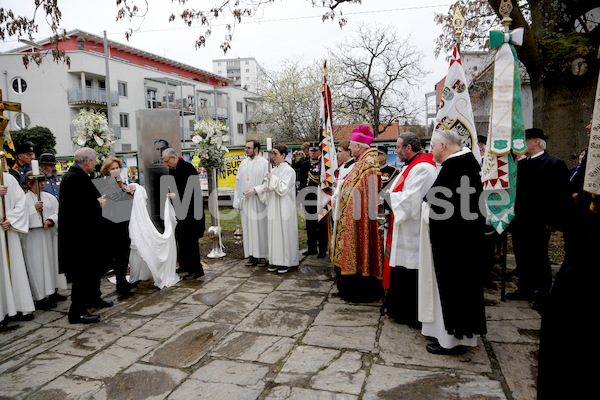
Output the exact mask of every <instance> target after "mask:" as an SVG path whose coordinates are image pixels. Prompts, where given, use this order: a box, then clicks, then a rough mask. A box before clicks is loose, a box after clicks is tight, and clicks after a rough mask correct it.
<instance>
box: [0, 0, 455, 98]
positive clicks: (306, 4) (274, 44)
mask: <svg viewBox="0 0 600 400" xmlns="http://www.w3.org/2000/svg"><path fill="white" fill-rule="evenodd" d="M148 2H149V4H150V7H149V11H148V12H147V15H146V17H145V18H144V20H133V21H131V22H130V21H120V22H115V19H116V10H117V8H116V5H115V3H116V2H115V0H95V1H81V0H60V1H59V5H60V8H61V11H62V20H61V24H62V26H63V27H64V28H65V29H66V30H67V31H70V30H73V29H81V30H84V31H87V32H90V33H94V34H98V35H103V32H104V31H106V32H107V35H108V38H109V39H111V40H114V41H117V42H121V43H124V44H129V45H131V46H133V47H136V48H140V49H143V50H145V51H149V52H151V53H155V54H158V55H161V56H165V57H168V58H171V59H174V60H177V61H180V62H183V63H185V64H189V65H192V66H195V67H198V68H202V69H205V70H207V71H212V60H213V59H217V58H224V57H254V58H256V60H257V61H258V62H259V63H260V64H261V65H262V66H263V67H264V68H266V69H268V70H276V69H278V67H279V66H280V65H281V62H282V61H283V60H285V59H290V58H295V59H297V58H300V59H302V60H303V61H305V62H306V64H310V63H312V61H314V60H316V59H323V58H327V49H328V48H332V47H334V46H335V44H336V43H340V42H342V41H344V39H345V38H346V37H347V36H349V35H351V34H352V32H353V31H355V30H356V27H357V26H358V25H359V24H363V23H364V24H369V25H371V26H373V25H376V26H381V27H390V28H391V29H396V30H397V32H398V34H399V36H401V37H408V36H410V38H411V41H412V42H413V43H414V45H415V47H417V48H418V49H420V50H421V52H422V53H423V56H424V58H423V66H424V68H425V69H427V70H428V71H430V72H431V73H430V74H429V75H428V76H427V77H426V78H425V80H424V81H423V85H422V87H421V88H420V90H419V92H420V93H421V96H422V97H420V98H421V99H424V95H425V93H426V92H430V91H433V89H434V85H435V83H436V82H438V81H439V80H440V79H441V78H442V77H443V76H444V75H445V73H446V70H447V69H448V64H447V62H446V61H445V57H446V55H445V54H441V55H440V56H439V57H438V58H437V59H436V58H435V57H434V48H435V43H434V40H435V38H436V37H437V36H438V35H439V34H440V33H441V27H440V26H438V25H436V24H435V23H434V22H433V17H434V13H436V12H447V10H448V9H449V6H450V1H448V0H420V1H418V2H408V1H398V0H363V2H362V4H361V5H354V4H343V5H341V6H340V7H338V8H339V9H340V10H341V11H342V12H343V14H344V16H345V17H346V18H347V20H348V24H347V25H346V26H345V27H344V28H342V29H340V27H339V25H338V24H337V22H331V21H325V22H323V21H322V20H321V16H322V15H323V13H324V9H321V8H313V7H312V6H311V5H310V1H309V0H275V2H274V3H273V4H269V5H268V6H267V7H266V8H265V9H264V12H262V13H260V14H259V15H257V16H255V17H254V18H252V19H244V20H243V21H242V23H241V24H240V25H238V26H237V27H236V29H235V33H234V38H233V42H232V44H231V47H232V48H231V50H229V51H228V52H227V54H225V55H224V54H223V51H222V50H221V49H220V47H219V46H220V44H221V43H222V41H223V36H224V34H225V33H226V30H225V23H226V21H225V20H221V19H219V20H217V21H216V23H215V24H214V25H213V32H212V35H211V36H210V37H209V39H208V41H207V43H206V46H205V47H201V48H199V49H196V48H195V46H194V42H195V39H196V38H197V37H198V34H200V33H203V32H204V30H205V28H204V27H201V26H199V24H198V26H197V27H187V26H185V25H184V24H183V22H181V21H180V20H176V21H174V22H171V23H169V22H168V16H169V15H170V14H171V13H172V12H174V13H177V10H178V9H181V7H180V6H179V5H177V4H175V5H174V4H173V3H172V2H171V1H170V0H148ZM175 3H177V2H175ZM189 3H190V7H193V8H196V9H199V7H200V1H190V2H189ZM201 3H202V4H207V3H211V2H207V1H206V0H203V1H202V2H201ZM32 4H33V0H2V7H4V8H5V9H12V10H13V11H14V12H15V14H20V15H23V14H26V15H28V16H31V15H32V10H33V6H32ZM137 4H140V5H142V4H145V3H144V2H143V1H138V2H137ZM38 22H39V26H40V27H39V32H38V33H37V34H36V35H35V37H34V39H38V40H41V39H44V38H47V37H48V36H49V35H50V29H49V28H48V26H47V24H46V22H45V20H44V19H43V18H38ZM128 27H132V28H134V29H136V30H137V31H136V32H135V33H134V35H133V37H132V38H131V39H130V40H129V42H127V40H126V39H125V31H126V30H127V29H128ZM19 45H20V43H18V42H17V41H16V39H15V38H14V37H11V38H8V39H7V40H6V41H5V42H4V43H2V42H0V51H8V50H10V49H12V48H15V47H19Z"/></svg>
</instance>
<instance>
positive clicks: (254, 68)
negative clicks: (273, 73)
mask: <svg viewBox="0 0 600 400" xmlns="http://www.w3.org/2000/svg"><path fill="white" fill-rule="evenodd" d="M212 64H213V72H214V73H215V74H217V75H220V76H226V77H227V78H229V79H233V81H234V82H235V83H234V86H237V87H240V88H242V89H245V90H248V91H250V92H255V93H256V91H257V88H258V84H259V81H260V79H261V77H262V75H263V70H262V68H261V66H260V65H259V64H258V62H257V61H256V59H254V58H253V57H248V58H223V59H218V60H213V62H212Z"/></svg>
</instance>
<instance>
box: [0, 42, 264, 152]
mask: <svg viewBox="0 0 600 400" xmlns="http://www.w3.org/2000/svg"><path fill="white" fill-rule="evenodd" d="M69 34H70V35H71V37H72V38H75V37H84V38H85V48H84V49H81V48H77V47H76V48H74V49H71V50H69V49H67V50H66V51H67V55H68V56H69V58H70V68H69V67H67V65H66V64H64V63H56V62H54V61H52V59H51V57H46V59H45V60H44V61H43V62H42V64H41V65H40V66H39V67H38V66H37V65H31V64H30V65H29V67H28V68H27V69H25V67H24V66H23V61H22V57H23V53H22V51H26V49H25V48H20V49H16V50H14V51H13V52H8V53H2V54H0V66H1V67H0V71H2V74H3V77H2V79H0V88H1V89H2V94H3V100H5V101H11V102H18V103H21V110H22V113H21V114H17V113H14V112H7V111H5V115H6V116H8V118H10V119H11V121H10V123H9V126H8V129H9V130H18V129H21V128H23V127H34V126H37V125H39V126H45V127H48V128H49V129H50V130H51V131H52V133H53V134H54V135H55V137H56V152H57V155H59V156H67V155H71V154H72V153H73V150H74V149H73V143H72V137H73V132H74V129H73V126H72V120H73V117H74V116H75V115H76V114H77V113H78V112H79V110H80V109H82V108H91V107H93V108H96V109H97V110H104V111H108V104H107V101H106V89H107V87H108V86H110V92H111V96H110V98H111V107H110V109H111V110H110V115H111V117H112V118H111V119H112V120H111V125H112V126H113V129H114V130H115V135H116V136H117V137H120V140H118V141H117V142H116V144H115V151H116V152H122V151H130V150H136V149H137V133H136V121H135V113H136V110H139V109H147V108H158V109H161V108H169V109H176V110H179V111H180V130H181V136H182V148H189V147H191V146H192V142H191V141H190V138H191V133H193V121H194V120H196V119H201V118H203V117H205V116H210V117H216V118H218V119H220V120H221V121H222V122H224V123H225V124H226V125H227V126H229V128H230V132H231V133H234V132H237V128H238V124H245V123H246V121H245V119H244V118H245V115H246V113H245V110H246V109H247V107H248V104H250V103H253V100H251V98H252V97H253V96H254V95H253V94H252V93H249V92H247V91H245V90H242V89H239V88H234V87H228V86H222V85H227V84H232V82H231V81H230V80H228V79H224V78H222V77H218V76H215V75H214V74H212V73H210V72H207V71H202V70H200V69H197V68H195V67H191V66H188V65H184V64H181V63H178V62H176V61H173V60H169V59H165V58H163V57H160V56H156V55H153V54H151V53H147V52H145V51H143V50H138V49H135V48H131V47H128V46H126V45H122V44H119V43H116V42H112V41H109V46H110V58H109V74H108V76H109V77H110V82H107V80H106V76H107V74H106V66H105V62H106V61H105V56H104V53H103V52H104V49H103V38H101V37H98V36H95V35H92V34H88V33H85V32H83V31H79V30H77V31H71V32H69ZM73 41H74V40H73ZM40 44H42V45H43V44H44V43H43V42H41V43H40ZM140 62H141V64H143V65H137V64H140ZM248 99H250V100H248ZM239 102H241V103H242V109H243V111H244V113H241V114H243V115H238V113H237V112H236V104H237V103H239ZM250 106H251V104H250ZM24 124H25V125H26V126H23V125H24ZM244 128H245V125H244ZM244 133H245V132H244ZM231 138H232V140H231V142H230V145H232V146H239V145H243V144H244V143H245V136H244V135H237V134H232V135H231Z"/></svg>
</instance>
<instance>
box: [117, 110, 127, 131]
mask: <svg viewBox="0 0 600 400" xmlns="http://www.w3.org/2000/svg"><path fill="white" fill-rule="evenodd" d="M119 124H120V125H121V128H129V114H128V113H120V114H119Z"/></svg>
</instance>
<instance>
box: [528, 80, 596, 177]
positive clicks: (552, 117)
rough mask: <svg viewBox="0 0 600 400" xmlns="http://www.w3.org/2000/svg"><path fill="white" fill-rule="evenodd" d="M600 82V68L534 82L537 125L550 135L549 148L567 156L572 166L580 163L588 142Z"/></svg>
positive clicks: (549, 150) (564, 158) (563, 158)
mask: <svg viewBox="0 0 600 400" xmlns="http://www.w3.org/2000/svg"><path fill="white" fill-rule="evenodd" d="M573 78H581V79H573ZM597 82H598V69H597V68H595V69H594V70H593V71H589V70H588V72H587V74H586V75H585V76H582V77H573V76H571V77H569V76H567V74H564V75H563V76H562V79H557V78H551V79H550V78H547V79H545V80H543V81H542V82H539V83H534V82H533V81H532V82H531V83H532V91H533V101H534V104H535V106H534V109H533V126H535V127H540V128H541V129H543V130H544V133H545V134H546V135H548V136H549V139H548V152H549V153H551V154H553V155H555V156H557V157H559V158H561V159H562V160H564V161H565V162H566V163H567V165H568V166H569V167H570V166H573V165H576V164H577V162H578V160H577V157H578V156H579V153H580V152H581V150H583V149H584V148H587V145H588V137H587V133H586V130H585V127H586V126H587V124H588V123H589V122H590V119H591V117H592V113H593V110H594V95H595V93H596V84H597Z"/></svg>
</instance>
